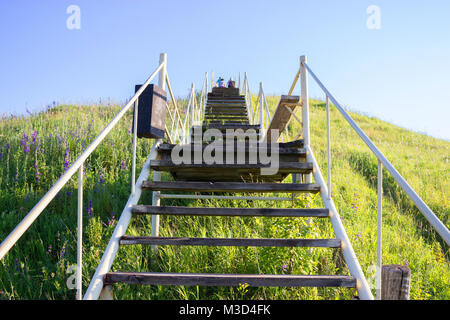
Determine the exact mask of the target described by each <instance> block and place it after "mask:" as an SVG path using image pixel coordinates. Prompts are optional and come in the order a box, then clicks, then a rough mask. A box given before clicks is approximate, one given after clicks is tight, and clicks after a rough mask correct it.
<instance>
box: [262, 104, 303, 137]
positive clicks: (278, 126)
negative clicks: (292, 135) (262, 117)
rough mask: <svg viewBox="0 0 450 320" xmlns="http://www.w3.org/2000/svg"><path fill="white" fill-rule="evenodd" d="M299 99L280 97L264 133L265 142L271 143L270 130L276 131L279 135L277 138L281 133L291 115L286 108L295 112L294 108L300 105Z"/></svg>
mask: <svg viewBox="0 0 450 320" xmlns="http://www.w3.org/2000/svg"><path fill="white" fill-rule="evenodd" d="M300 104H301V103H300V97H299V96H281V98H280V101H279V102H278V106H277V108H276V110H275V113H274V114H273V117H272V121H271V122H270V125H269V127H268V129H267V132H266V137H265V140H266V141H268V142H270V141H271V134H270V132H271V130H278V132H279V135H278V136H277V140H278V137H279V136H280V135H281V134H282V133H283V130H284V129H285V128H286V125H287V124H288V122H289V120H290V118H291V116H292V114H291V113H290V112H289V111H288V110H287V109H286V106H287V107H288V108H289V109H291V110H292V112H294V111H295V108H296V107H297V106H298V105H300Z"/></svg>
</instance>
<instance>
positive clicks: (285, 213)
mask: <svg viewBox="0 0 450 320" xmlns="http://www.w3.org/2000/svg"><path fill="white" fill-rule="evenodd" d="M131 211H132V213H133V214H152V215H175V216H215V217H217V216H219V217H291V218H293V217H309V218H312V217H314V218H329V217H330V210H328V209H291V208H285V209H277V208H208V207H180V206H150V205H135V206H133V207H132V210H131Z"/></svg>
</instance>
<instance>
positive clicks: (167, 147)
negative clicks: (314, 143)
mask: <svg viewBox="0 0 450 320" xmlns="http://www.w3.org/2000/svg"><path fill="white" fill-rule="evenodd" d="M241 144H244V143H240V144H238V143H237V141H234V142H233V145H231V146H228V145H227V143H226V140H225V141H224V143H223V145H221V146H217V147H215V150H217V151H222V152H225V151H227V150H231V149H233V150H234V151H236V152H246V153H248V152H249V151H255V150H256V152H268V153H269V154H270V152H271V150H272V148H271V145H270V144H266V143H257V144H255V145H253V144H252V145H251V146H250V145H249V143H248V141H247V142H245V144H244V148H242V147H241ZM185 146H186V148H187V147H188V146H189V148H190V149H191V150H192V151H202V152H203V151H204V150H205V148H206V147H208V144H206V143H203V144H202V145H201V146H200V145H197V144H193V143H192V144H190V145H185ZM174 147H175V145H174V144H168V143H163V144H161V145H159V146H158V151H159V152H172V150H173V148H174ZM277 152H278V153H279V154H280V155H298V156H303V157H306V155H307V151H306V149H304V148H284V147H283V148H278V150H277Z"/></svg>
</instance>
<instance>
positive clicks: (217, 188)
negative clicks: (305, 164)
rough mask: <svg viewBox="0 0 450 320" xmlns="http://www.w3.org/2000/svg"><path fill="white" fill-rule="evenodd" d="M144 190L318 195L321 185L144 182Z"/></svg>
mask: <svg viewBox="0 0 450 320" xmlns="http://www.w3.org/2000/svg"><path fill="white" fill-rule="evenodd" d="M142 189H144V190H157V191H186V192H255V193H284V192H286V193H299V192H308V193H318V192H320V185H319V184H313V183H311V184H300V183H243V182H196V181H183V182H179V181H144V182H142Z"/></svg>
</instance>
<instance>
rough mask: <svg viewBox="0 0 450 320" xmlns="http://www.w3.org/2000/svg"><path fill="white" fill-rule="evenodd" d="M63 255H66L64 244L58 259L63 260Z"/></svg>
mask: <svg viewBox="0 0 450 320" xmlns="http://www.w3.org/2000/svg"><path fill="white" fill-rule="evenodd" d="M65 254H66V244H63V246H62V248H61V251H60V252H59V257H60V259H62V258H64V255H65Z"/></svg>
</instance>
